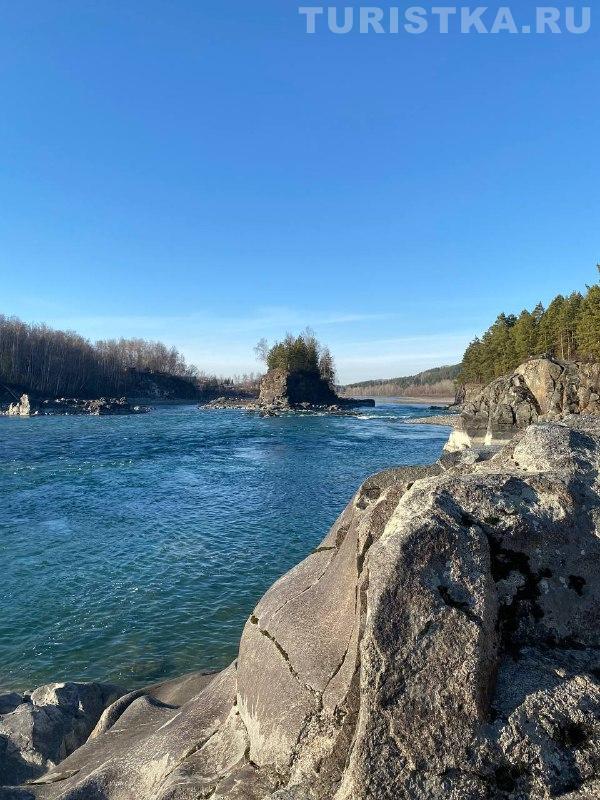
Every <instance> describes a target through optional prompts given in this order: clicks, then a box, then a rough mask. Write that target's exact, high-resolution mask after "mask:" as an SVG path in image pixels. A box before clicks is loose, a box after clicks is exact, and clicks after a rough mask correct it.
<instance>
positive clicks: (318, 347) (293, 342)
mask: <svg viewBox="0 0 600 800" xmlns="http://www.w3.org/2000/svg"><path fill="white" fill-rule="evenodd" d="M255 352H256V353H257V355H258V357H259V359H260V360H262V361H265V362H266V364H267V367H268V369H283V370H285V371H286V372H311V373H314V374H318V375H320V376H321V378H323V380H325V381H327V383H328V384H329V385H331V386H333V384H334V383H335V364H334V361H333V357H332V355H331V353H330V351H329V348H327V347H325V346H323V345H322V344H321V343H320V342H319V341H318V340H317V338H316V337H315V335H314V333H313V332H312V331H311V330H310V328H307V329H306V330H305V331H303V332H302V333H301V334H300V335H299V336H292V334H291V333H288V334H287V336H286V337H285V338H284V339H283V340H282V341H281V342H275V344H274V345H273V346H272V347H269V346H268V344H267V342H266V340H264V339H261V341H260V342H259V343H258V344H257V346H256V348H255Z"/></svg>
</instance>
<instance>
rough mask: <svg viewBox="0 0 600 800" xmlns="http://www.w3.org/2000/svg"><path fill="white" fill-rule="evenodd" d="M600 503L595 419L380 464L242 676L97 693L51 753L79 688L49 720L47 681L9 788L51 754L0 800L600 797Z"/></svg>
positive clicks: (255, 624)
mask: <svg viewBox="0 0 600 800" xmlns="http://www.w3.org/2000/svg"><path fill="white" fill-rule="evenodd" d="M599 511H600V418H598V417H595V416H593V415H577V416H575V415H569V416H566V417H565V418H564V419H562V420H560V421H554V422H546V423H543V424H533V425H530V426H528V427H527V428H526V429H523V430H520V431H516V433H515V435H514V437H513V439H512V440H511V442H510V443H509V444H508V445H507V446H505V447H504V448H503V449H502V450H500V451H499V452H497V453H484V454H480V453H478V452H474V451H467V452H466V453H464V454H461V453H456V454H448V455H444V456H443V457H442V458H441V459H440V461H439V462H438V463H436V464H433V465H432V466H429V467H404V468H399V469H392V470H387V471H385V472H383V473H379V474H377V475H374V476H373V477H371V478H369V479H368V480H367V481H366V482H365V483H364V484H363V485H362V486H361V487H360V489H359V491H358V492H357V493H356V495H355V496H354V498H353V499H352V500H351V502H350V503H349V505H348V507H347V508H346V509H345V511H344V512H343V513H342V514H341V516H340V518H339V519H338V521H337V522H336V523H335V524H334V526H333V528H332V529H331V531H330V532H329V534H328V535H327V536H326V538H325V539H324V541H323V542H322V543H321V545H320V546H319V547H318V548H316V550H315V551H314V552H313V553H312V554H311V555H309V556H308V557H307V558H306V559H305V561H303V562H302V563H301V564H299V565H298V566H297V567H295V568H294V569H293V570H292V571H291V572H289V573H288V574H287V575H285V576H283V577H282V578H281V579H280V580H279V581H277V582H276V583H275V584H274V585H273V587H272V588H271V589H270V590H269V591H268V592H267V593H266V595H265V596H264V597H263V598H262V600H261V601H260V602H259V603H258V605H257V606H256V608H255V609H254V611H253V613H252V614H251V615H250V617H249V619H248V621H247V623H246V626H245V628H244V632H243V634H242V639H241V642H240V648H239V654H238V658H237V659H236V661H235V662H234V663H233V664H232V665H231V666H230V667H228V668H227V669H225V670H224V671H223V672H221V673H219V674H217V675H215V676H214V677H212V678H206V676H191V677H186V678H183V679H181V680H180V681H172V682H170V685H169V690H168V691H165V689H164V685H162V687H161V686H159V687H150V688H148V689H142V690H140V691H138V692H133V693H129V694H127V695H124V696H121V697H120V698H119V699H117V700H116V702H114V703H113V704H112V705H108V707H106V708H105V710H104V711H102V710H101V708H102V707H103V706H104V705H105V704H106V702H109V698H108V696H106V698H105V695H104V694H103V692H104V690H103V689H100V690H97V691H98V692H99V693H100V694H99V695H98V697H100V699H99V700H98V702H97V704H96V705H95V706H94V712H93V714H91V715H90V719H88V720H86V722H85V726H84V727H85V730H84V727H82V728H81V729H80V730H81V733H78V734H73V735H71V732H70V728H69V725H70V724H71V723H70V722H67V725H66V727H65V728H61V730H63V731H65V734H64V737H66V740H67V742H68V744H65V745H64V747H63V746H62V745H61V746H59V747H58V752H57V751H56V749H55V750H53V751H52V752H53V753H54V754H55V755H56V758H53V757H50V756H49V755H48V752H49V751H48V749H46V752H45V754H44V753H42V752H41V748H42V747H44V746H45V745H44V742H46V741H48V740H49V739H50V738H51V737H53V736H54V737H55V736H56V730H57V726H59V725H62V724H63V721H64V720H63V718H62V717H59V716H58V714H57V711H59V710H60V708H61V707H63V708H64V705H65V703H66V702H67V701H66V700H65V701H63V700H62V699H61V697H62V696H63V695H62V694H61V689H60V687H59V688H55V689H52V690H48V689H45V690H44V692H42V695H43V698H45V699H44V702H43V703H41V707H42V710H43V712H44V716H43V717H42V715H41V713H40V712H39V711H36V708H37V707H38V703H36V702H35V701H34V694H35V693H33V694H31V695H30V696H29V697H19V696H17V697H16V698H15V697H13V698H12V700H10V699H9V700H8V701H7V700H6V698H3V701H2V706H1V707H2V708H3V710H4V712H5V713H3V714H2V717H1V721H0V748H4V749H3V750H2V749H0V759H3V763H4V764H5V765H6V764H7V763H10V764H11V765H12V766H11V767H10V769H6V768H5V772H4V781H5V783H6V782H9V783H10V782H12V783H13V784H15V783H18V782H19V781H21V780H22V774H23V773H22V772H21V773H19V772H11V770H18V769H19V768H21V767H22V763H21V762H22V761H25V762H26V763H32V762H33V763H34V764H36V765H37V766H36V769H35V770H34V771H35V773H36V775H35V777H33V782H30V783H28V784H26V785H21V786H20V787H19V788H5V789H4V790H0V798H1V800H32V798H40V800H45V799H47V800H54V799H56V800H59V799H60V800H192V798H194V800H196V799H197V798H211V800H267V798H268V799H269V800H439V799H440V798H444V799H445V800H547V799H548V798H553V797H561V798H562V799H563V800H585V799H586V798H587V800H589V799H590V798H597V797H599V796H600V625H599V624H598V623H599V621H600V580H599V577H598V576H599V575H600V513H599ZM200 659H201V656H199V660H200ZM186 687H187V688H186ZM69 691H70V694H69V692H67V695H68V696H69V697H71V698H73V700H72V702H71V700H68V703H70V707H75V706H76V707H77V708H79V701H76V699H75V694H74V690H69ZM79 691H80V689H77V692H79ZM108 691H111V690H108ZM117 691H118V690H117ZM52 692H54V693H55V695H54V696H53V695H52ZM30 706H35V707H36V708H31V707H30ZM23 707H24V708H23ZM77 713H78V712H76V713H75V716H76V714H77ZM32 715H33V716H36V717H38V718H39V720H40V721H39V722H37V723H36V722H35V721H33V722H30V721H28V722H22V723H21V722H20V721H21V720H31V718H32ZM71 716H73V715H71ZM95 718H98V721H97V723H96V727H95V729H94V730H93V732H92V733H91V735H90V736H89V738H88V739H87V741H86V742H85V743H82V741H83V739H84V738H85V736H86V734H87V730H88V729H89V727H90V725H91V724H92V722H91V720H92V719H95ZM36 724H37V728H36V727H35V726H36ZM28 726H29V727H28ZM32 726H33V730H34V734H32V735H31V736H29V734H28V733H27V731H28V730H31V729H32ZM24 731H25V733H24ZM64 737H63V740H64ZM61 741H62V740H61ZM26 748H29V749H28V750H27V752H26ZM32 751H35V753H38V752H39V753H40V755H39V759H38V756H37V755H36V754H35V753H34V752H32ZM65 755H66V758H63V756H65ZM7 756H10V759H11V760H10V762H8V761H7ZM43 758H45V761H44V763H43V764H42V763H41V760H42V759H43ZM36 759H38V760H37V761H36ZM57 761H58V764H57V766H55V767H53V766H52V764H56V763H57ZM38 762H39V763H38ZM46 767H50V768H49V769H48V770H47V771H44V770H45V769H46ZM30 774H31V773H30ZM11 775H12V776H14V777H11ZM30 780H31V779H30Z"/></svg>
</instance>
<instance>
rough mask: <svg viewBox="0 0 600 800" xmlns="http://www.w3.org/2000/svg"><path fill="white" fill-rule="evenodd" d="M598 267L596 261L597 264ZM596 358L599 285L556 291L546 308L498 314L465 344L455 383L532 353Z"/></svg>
mask: <svg viewBox="0 0 600 800" xmlns="http://www.w3.org/2000/svg"><path fill="white" fill-rule="evenodd" d="M599 270H600V266H599ZM542 354H551V355H553V356H555V357H556V358H560V359H564V360H572V359H582V360H590V359H593V360H600V285H598V284H594V285H593V286H590V287H588V289H587V292H586V294H585V295H582V294H581V293H580V292H573V293H572V294H570V295H569V296H568V297H563V295H560V294H559V295H558V296H557V297H555V298H554V300H552V302H551V303H550V305H549V306H548V308H544V307H543V305H542V304H541V303H538V304H537V306H536V307H535V308H534V309H533V311H528V310H527V309H524V310H523V311H521V313H520V314H519V315H518V316H514V315H512V314H510V315H507V314H500V316H499V317H498V319H497V320H496V321H495V322H494V324H493V325H492V326H491V327H490V328H489V329H488V330H487V331H486V332H485V333H484V334H483V336H482V337H481V338H476V339H474V340H473V341H472V342H471V344H470V345H469V346H468V347H467V349H466V351H465V354H464V357H463V363H462V369H461V372H460V375H459V378H458V380H459V383H463V384H464V383H489V382H490V381H492V380H493V379H494V378H499V377H500V376H501V375H506V374H507V373H509V372H511V371H512V370H513V369H515V367H517V366H518V365H519V364H521V363H523V361H525V360H526V359H527V358H529V357H530V356H536V355H542Z"/></svg>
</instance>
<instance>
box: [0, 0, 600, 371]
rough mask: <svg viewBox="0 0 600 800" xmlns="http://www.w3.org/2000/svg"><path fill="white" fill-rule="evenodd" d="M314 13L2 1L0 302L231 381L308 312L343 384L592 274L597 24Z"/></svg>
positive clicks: (279, 7) (458, 340)
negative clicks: (121, 338)
mask: <svg viewBox="0 0 600 800" xmlns="http://www.w3.org/2000/svg"><path fill="white" fill-rule="evenodd" d="M300 5H302V3H297V2H293V1H292V0H255V2H249V0H161V1H160V2H159V1H158V0H60V2H48V0H18V2H15V0H0V275H1V282H0V312H3V313H5V314H15V315H17V316H20V317H22V318H23V319H25V320H27V321H44V322H47V323H49V324H51V325H55V326H60V327H69V328H74V329H76V330H79V331H80V332H82V333H84V334H85V335H86V336H89V337H90V338H99V337H106V336H118V335H127V336H129V335H141V336H145V337H152V338H155V337H156V338H162V339H164V340H165V341H167V342H168V343H170V344H175V345H177V346H179V347H180V348H181V349H182V350H183V351H184V352H185V354H186V355H187V356H188V357H189V358H190V359H191V360H193V361H196V362H197V363H198V364H199V366H200V367H203V368H205V369H207V370H209V371H212V370H215V371H217V372H219V373H232V372H237V371H241V370H244V369H248V370H249V369H253V368H254V369H256V367H257V365H256V363H255V362H254V359H253V354H252V346H253V345H254V343H255V342H256V340H257V339H259V338H260V337H261V336H263V335H264V336H266V337H267V338H269V339H271V340H272V339H273V338H275V337H278V336H280V335H282V334H283V333H284V332H285V331H286V330H292V331H294V330H298V329H300V328H302V327H304V325H306V324H310V325H311V326H312V327H313V328H314V329H315V330H316V332H317V334H318V335H319V336H320V337H321V338H322V339H323V340H324V341H326V342H327V343H329V344H330V345H331V347H332V349H333V351H334V354H335V356H336V358H337V362H338V367H339V373H340V377H341V379H342V380H344V381H348V380H351V379H362V378H367V377H385V376H392V375H400V374H406V373H411V372H414V371H416V370H419V369H421V368H424V367H428V366H433V365H435V364H440V363H448V362H452V361H456V360H457V359H459V358H460V355H461V353H462V350H463V347H464V345H465V344H466V343H467V342H468V340H469V339H471V338H472V337H473V336H474V335H475V334H477V333H480V332H481V331H482V329H484V328H485V327H487V325H488V324H489V323H490V322H492V321H493V319H494V318H495V316H496V315H497V314H498V313H499V312H500V311H502V310H506V311H518V310H520V309H521V308H522V307H523V306H533V305H534V304H535V303H536V302H537V301H538V300H540V299H541V300H543V301H547V300H548V299H550V298H551V297H552V296H553V295H554V294H556V293H557V292H563V293H564V292H569V291H571V290H572V289H582V288H584V285H585V283H586V282H588V283H589V282H592V281H594V280H595V268H594V265H595V263H596V261H597V260H600V224H599V223H600V180H599V179H600V148H599V144H598V143H599V142H600V96H599V95H600V47H599V41H598V39H599V33H600V15H599V17H598V20H597V21H596V19H595V18H594V17H593V18H592V29H591V31H590V32H589V33H587V34H585V35H582V36H574V35H570V34H560V35H551V34H544V35H530V36H526V35H511V34H508V33H504V34H498V35H488V36H486V35H477V34H469V35H464V34H463V35H461V34H459V33H453V32H451V33H450V34H448V35H442V34H439V33H437V32H435V31H434V30H432V31H429V32H428V33H426V34H423V35H417V36H410V35H407V34H400V35H397V36H396V35H393V34H387V33H386V34H383V35H377V34H375V33H370V34H368V35H361V34H360V33H358V32H353V33H351V34H348V35H344V36H335V35H333V34H331V33H329V32H328V31H327V30H326V29H325V30H323V29H322V28H318V30H317V33H316V34H315V35H312V36H310V35H307V34H306V33H305V21H304V18H303V17H301V16H300V15H299V14H298V7H299V6H300ZM380 5H381V6H384V7H387V6H389V5H390V4H389V3H380ZM533 7H534V6H533V3H531V4H530V3H528V2H523V0H519V3H518V4H515V7H514V10H515V15H517V13H519V14H520V15H521V16H523V15H524V16H531V13H532V9H533ZM592 13H593V12H592ZM599 14H600V12H599Z"/></svg>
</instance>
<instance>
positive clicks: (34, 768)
mask: <svg viewBox="0 0 600 800" xmlns="http://www.w3.org/2000/svg"><path fill="white" fill-rule="evenodd" d="M119 694H122V690H120V689H118V687H116V686H108V685H103V684H97V683H50V684H48V685H47V686H40V687H39V689H36V690H35V691H34V692H32V693H31V694H30V695H20V694H18V693H17V692H10V693H9V694H5V695H0V782H1V783H2V784H6V783H21V782H23V781H25V780H30V779H33V778H37V777H39V776H40V775H41V774H42V773H44V772H46V771H47V770H49V769H51V768H52V767H54V766H56V764H58V763H59V762H60V761H62V760H64V759H65V758H66V757H67V756H68V755H69V754H70V753H72V752H73V751H74V750H75V749H76V748H77V747H79V746H80V745H81V744H83V743H84V742H85V740H86V739H87V738H88V736H89V735H90V733H91V731H92V730H93V728H94V726H95V725H96V723H97V722H98V719H99V718H100V715H101V714H102V712H103V711H104V709H105V708H106V706H107V705H110V704H111V703H112V702H113V701H114V700H116V699H117V697H118V696H119Z"/></svg>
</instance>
